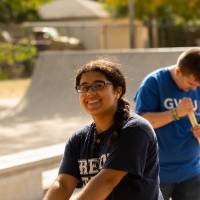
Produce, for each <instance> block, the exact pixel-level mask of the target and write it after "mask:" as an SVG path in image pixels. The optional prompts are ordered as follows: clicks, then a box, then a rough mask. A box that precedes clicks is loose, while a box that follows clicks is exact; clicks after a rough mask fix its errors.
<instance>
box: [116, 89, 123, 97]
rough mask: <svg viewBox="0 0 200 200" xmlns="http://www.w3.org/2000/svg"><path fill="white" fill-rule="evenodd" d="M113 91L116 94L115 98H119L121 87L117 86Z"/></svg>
mask: <svg viewBox="0 0 200 200" xmlns="http://www.w3.org/2000/svg"><path fill="white" fill-rule="evenodd" d="M115 92H116V94H117V99H119V98H120V97H121V95H122V87H117V88H116V90H115Z"/></svg>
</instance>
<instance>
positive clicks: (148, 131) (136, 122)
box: [123, 113, 156, 139]
mask: <svg viewBox="0 0 200 200" xmlns="http://www.w3.org/2000/svg"><path fill="white" fill-rule="evenodd" d="M123 130H124V131H131V132H140V133H141V134H144V135H146V136H147V137H150V138H151V139H154V138H155V137H156V135H155V132H154V130H153V127H152V125H151V124H150V122H149V121H147V120H146V119H144V118H143V117H141V116H140V115H138V114H136V113H131V116H130V117H129V119H128V120H127V122H126V124H125V125H124V127H123Z"/></svg>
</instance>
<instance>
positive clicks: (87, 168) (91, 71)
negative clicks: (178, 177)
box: [44, 59, 162, 200]
mask: <svg viewBox="0 0 200 200" xmlns="http://www.w3.org/2000/svg"><path fill="white" fill-rule="evenodd" d="M119 66H120V65H119V64H117V63H114V62H112V61H110V60H108V59H97V60H94V61H91V62H89V63H87V64H86V65H84V66H83V67H82V68H80V70H79V71H78V73H77V76H76V87H75V88H76V91H77V92H78V95H79V101H80V104H81V105H82V107H83V108H84V109H85V110H86V112H87V113H88V114H89V115H91V117H92V119H93V122H92V123H91V124H89V125H87V126H85V127H83V128H82V129H81V130H78V131H77V132H75V133H74V134H73V135H72V137H71V138H70V139H69V140H68V142H67V144H66V147H65V151H64V156H63V159H62V161H61V164H60V168H59V174H58V177H57V179H56V180H55V182H54V183H53V185H52V186H51V187H50V189H49V190H48V192H47V193H46V195H45V197H44V200H67V199H70V197H71V195H72V193H73V191H74V189H75V188H76V187H82V190H81V192H80V193H79V194H78V195H77V197H76V198H75V199H76V200H105V199H106V200H122V199H124V200H133V199H137V200H162V194H161V192H160V189H159V176H158V173H159V164H158V162H159V161H158V145H157V140H156V136H155V133H154V131H153V129H152V127H151V125H150V123H148V122H147V120H145V119H143V118H141V117H139V116H138V115H136V114H130V105H129V103H128V102H127V101H126V100H125V99H124V95H125V92H126V82H125V78H124V75H123V74H122V72H121V70H120V67H119Z"/></svg>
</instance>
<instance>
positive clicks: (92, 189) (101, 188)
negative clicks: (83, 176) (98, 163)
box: [76, 169, 127, 200]
mask: <svg viewBox="0 0 200 200" xmlns="http://www.w3.org/2000/svg"><path fill="white" fill-rule="evenodd" d="M126 174H127V172H126V171H120V170H113V169H102V170H101V171H100V172H99V173H98V174H97V175H96V176H95V177H94V178H92V179H91V180H90V181H89V182H88V184H87V185H86V186H85V187H84V188H83V190H82V191H81V192H80V193H79V195H78V196H77V198H76V200H93V199H95V200H103V199H106V197H107V196H108V195H109V194H110V193H111V192H112V191H113V189H114V187H115V186H116V185H117V184H118V183H119V182H120V181H121V179H122V178H123V177H124V176H125V175H126Z"/></svg>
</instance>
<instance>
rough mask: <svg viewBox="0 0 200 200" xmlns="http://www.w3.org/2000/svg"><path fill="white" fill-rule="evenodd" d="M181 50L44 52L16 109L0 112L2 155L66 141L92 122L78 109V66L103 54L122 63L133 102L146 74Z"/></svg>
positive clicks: (167, 61)
mask: <svg viewBox="0 0 200 200" xmlns="http://www.w3.org/2000/svg"><path fill="white" fill-rule="evenodd" d="M183 50H184V49H182V48H170V49H150V50H115V51H85V52H81V51H80V52H68V51H52V52H43V53H42V54H41V55H40V56H39V57H38V61H37V64H36V68H35V71H34V74H33V77H32V82H31V84H30V87H29V89H28V91H27V93H26V95H25V96H24V97H23V98H22V100H21V101H20V103H19V104H18V105H17V106H16V107H15V108H14V109H11V110H7V111H6V112H0V155H1V154H7V153H11V152H13V151H14V152H16V151H20V150H23V149H29V148H37V147H41V146H44V145H51V144H55V143H61V142H64V141H65V140H66V139H67V138H68V136H69V135H71V134H72V133H73V132H74V131H75V130H77V129H78V128H80V127H82V126H83V124H86V123H88V122H89V121H90V118H89V116H88V115H87V114H86V113H85V112H84V111H82V108H80V106H79V102H78V95H77V93H76V91H75V89H74V83H75V80H74V78H75V74H76V71H77V69H78V67H79V66H80V65H82V64H85V63H86V62H88V61H90V60H91V59H96V58H99V57H107V58H111V59H114V60H115V61H118V62H120V63H121V64H122V71H123V72H124V73H125V75H126V77H127V99H128V100H130V101H131V103H133V102H132V99H133V96H134V93H135V91H136V89H137V87H138V86H139V84H140V82H141V81H142V79H143V78H144V76H145V75H146V74H148V73H149V72H151V71H152V70H154V69H156V68H159V67H163V66H166V65H170V64H174V63H175V62H176V59H177V57H178V55H179V54H180V53H181V52H182V51H183Z"/></svg>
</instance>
